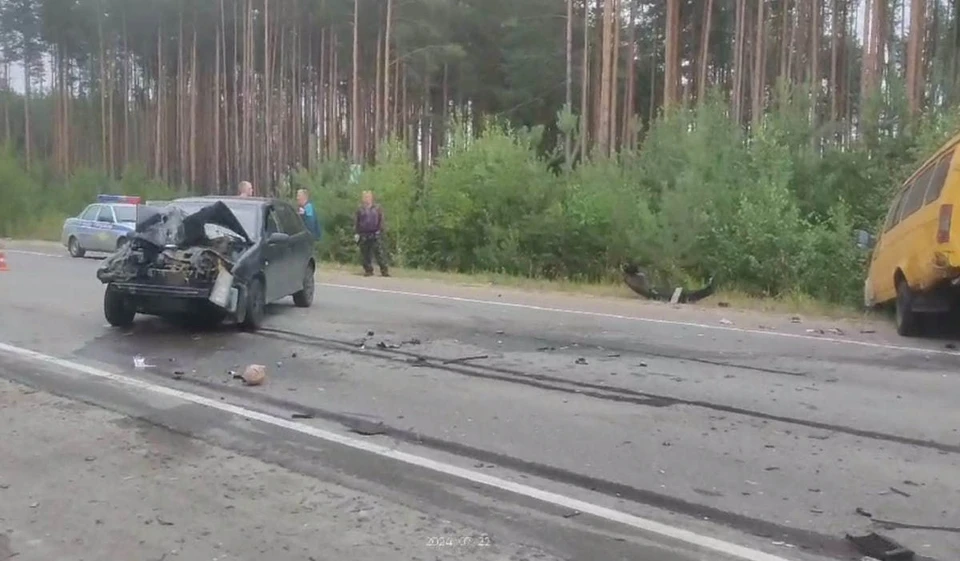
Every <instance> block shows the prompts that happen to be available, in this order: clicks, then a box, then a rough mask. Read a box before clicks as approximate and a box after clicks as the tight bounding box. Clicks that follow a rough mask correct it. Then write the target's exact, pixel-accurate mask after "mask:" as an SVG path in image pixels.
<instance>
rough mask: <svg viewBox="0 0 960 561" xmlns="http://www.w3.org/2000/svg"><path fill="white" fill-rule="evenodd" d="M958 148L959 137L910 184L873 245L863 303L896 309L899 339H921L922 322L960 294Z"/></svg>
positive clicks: (945, 308) (944, 309) (949, 305)
mask: <svg viewBox="0 0 960 561" xmlns="http://www.w3.org/2000/svg"><path fill="white" fill-rule="evenodd" d="M958 146H960V135H957V136H955V137H954V138H953V139H951V140H950V141H949V142H948V143H946V144H944V145H943V147H942V148H940V149H939V150H938V151H937V152H936V154H934V155H933V157H931V158H930V159H929V160H927V161H926V162H924V164H923V165H922V166H921V167H920V169H918V170H917V171H916V172H915V173H914V174H913V175H911V176H910V178H909V179H907V181H906V182H905V183H904V184H903V186H902V187H901V188H900V190H899V192H898V193H897V196H896V197H895V198H894V200H893V204H892V205H891V206H890V210H889V211H888V212H887V218H886V220H884V223H883V228H882V231H881V232H879V233H878V236H877V240H876V242H875V247H874V249H873V255H872V257H871V261H870V269H869V272H868V273H867V280H866V282H865V283H864V287H863V299H864V303H865V304H866V305H867V306H868V307H876V306H883V305H888V304H891V303H892V304H893V306H894V308H895V310H896V323H897V333H899V334H900V335H904V336H914V335H919V334H920V332H921V330H922V325H923V318H924V316H926V315H927V314H936V313H944V312H948V311H950V310H951V309H952V308H953V307H954V302H955V301H956V299H957V294H958V293H960V292H958V291H956V290H954V287H956V286H957V285H960V229H958V227H957V225H955V224H954V223H953V215H954V208H955V207H957V206H960V159H955V158H954V155H955V153H956V152H957V148H958ZM957 210H960V208H958V209H957ZM954 230H957V231H954Z"/></svg>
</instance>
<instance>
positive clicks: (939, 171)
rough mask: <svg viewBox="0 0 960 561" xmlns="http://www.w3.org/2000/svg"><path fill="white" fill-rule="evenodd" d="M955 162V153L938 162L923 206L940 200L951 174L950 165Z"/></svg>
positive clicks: (951, 152)
mask: <svg viewBox="0 0 960 561" xmlns="http://www.w3.org/2000/svg"><path fill="white" fill-rule="evenodd" d="M952 161H953V151H952V150H951V151H950V152H947V153H946V154H944V155H943V157H942V158H940V161H939V162H937V167H936V168H935V169H934V171H933V178H931V179H930V186H929V187H927V194H926V196H925V197H924V198H923V204H929V203H932V202H933V201H935V200H937V199H939V198H940V193H942V192H943V185H944V183H946V181H947V174H948V173H949V172H950V163H951V162H952Z"/></svg>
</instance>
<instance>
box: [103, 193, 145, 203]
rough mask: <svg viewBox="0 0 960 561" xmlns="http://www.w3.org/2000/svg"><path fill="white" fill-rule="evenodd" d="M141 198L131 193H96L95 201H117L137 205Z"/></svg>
mask: <svg viewBox="0 0 960 561" xmlns="http://www.w3.org/2000/svg"><path fill="white" fill-rule="evenodd" d="M140 201H141V198H140V197H135V196H132V195H97V202H98V203H102V204H107V203H119V204H125V205H138V204H140Z"/></svg>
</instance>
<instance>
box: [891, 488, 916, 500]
mask: <svg viewBox="0 0 960 561" xmlns="http://www.w3.org/2000/svg"><path fill="white" fill-rule="evenodd" d="M890 490H891V491H893V492H894V493H896V494H898V495H900V496H901V497H907V498H908V499H909V498H910V497H912V496H913V495H911V494H910V493H907V492H906V491H901V490H900V489H897V488H896V487H891V488H890Z"/></svg>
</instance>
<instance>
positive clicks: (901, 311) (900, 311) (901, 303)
mask: <svg viewBox="0 0 960 561" xmlns="http://www.w3.org/2000/svg"><path fill="white" fill-rule="evenodd" d="M895 314H896V323H897V333H898V334H899V335H901V336H903V337H915V336H917V335H919V334H920V319H921V318H920V315H919V314H918V313H917V312H915V311H913V291H912V290H910V285H908V284H907V281H906V280H905V279H900V280H898V281H897V302H896V311H895Z"/></svg>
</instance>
